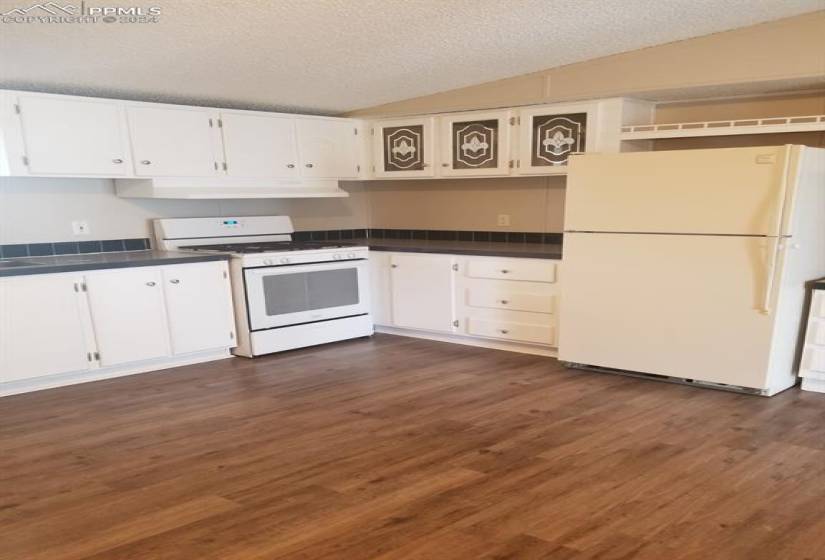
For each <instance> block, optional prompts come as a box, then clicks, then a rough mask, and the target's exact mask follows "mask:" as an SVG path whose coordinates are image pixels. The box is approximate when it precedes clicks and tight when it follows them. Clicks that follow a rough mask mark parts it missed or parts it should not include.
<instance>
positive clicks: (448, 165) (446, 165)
mask: <svg viewBox="0 0 825 560" xmlns="http://www.w3.org/2000/svg"><path fill="white" fill-rule="evenodd" d="M441 167H450V164H449V163H442V164H441Z"/></svg>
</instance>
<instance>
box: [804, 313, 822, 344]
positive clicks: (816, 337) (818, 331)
mask: <svg viewBox="0 0 825 560" xmlns="http://www.w3.org/2000/svg"><path fill="white" fill-rule="evenodd" d="M807 342H808V344H819V345H820V346H825V320H822V321H818V320H816V319H813V320H812V321H811V322H810V324H809V325H808V337H807Z"/></svg>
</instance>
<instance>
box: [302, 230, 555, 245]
mask: <svg viewBox="0 0 825 560" xmlns="http://www.w3.org/2000/svg"><path fill="white" fill-rule="evenodd" d="M292 237H293V239H295V240H296V241H344V240H347V239H364V238H371V239H421V240H429V241H477V242H479V243H489V242H491V241H494V242H499V243H548V244H553V245H560V244H561V243H562V241H563V237H564V236H563V234H561V233H539V232H533V231H507V232H504V231H455V230H434V229H386V228H371V229H328V230H316V231H296V232H295V233H294V234H293V236H292Z"/></svg>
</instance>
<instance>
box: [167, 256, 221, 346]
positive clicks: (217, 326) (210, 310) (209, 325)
mask: <svg viewBox="0 0 825 560" xmlns="http://www.w3.org/2000/svg"><path fill="white" fill-rule="evenodd" d="M221 264H223V263H214V262H205V263H195V264H179V265H171V266H165V267H163V271H162V275H163V293H164V295H165V297H166V313H167V321H168V324H169V334H170V339H171V344H172V353H173V354H186V353H189V352H198V351H200V350H209V349H210V348H221V347H229V346H235V320H234V318H233V311H232V299H231V298H232V296H231V289H230V287H229V279H228V274H227V271H226V267H225V266H216V265H221Z"/></svg>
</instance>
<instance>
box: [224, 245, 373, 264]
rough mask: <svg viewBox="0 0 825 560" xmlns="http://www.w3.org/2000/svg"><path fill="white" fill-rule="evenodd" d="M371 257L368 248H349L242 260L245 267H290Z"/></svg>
mask: <svg viewBox="0 0 825 560" xmlns="http://www.w3.org/2000/svg"><path fill="white" fill-rule="evenodd" d="M368 256H369V249H368V248H367V247H348V248H347V249H346V250H345V251H341V250H331V251H293V252H291V253H289V256H280V255H277V254H272V253H269V254H247V255H241V256H240V257H238V258H240V260H241V262H242V265H243V266H244V267H256V266H289V265H300V264H309V263H322V262H335V261H352V260H359V259H366V258H367V257H368Z"/></svg>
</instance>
